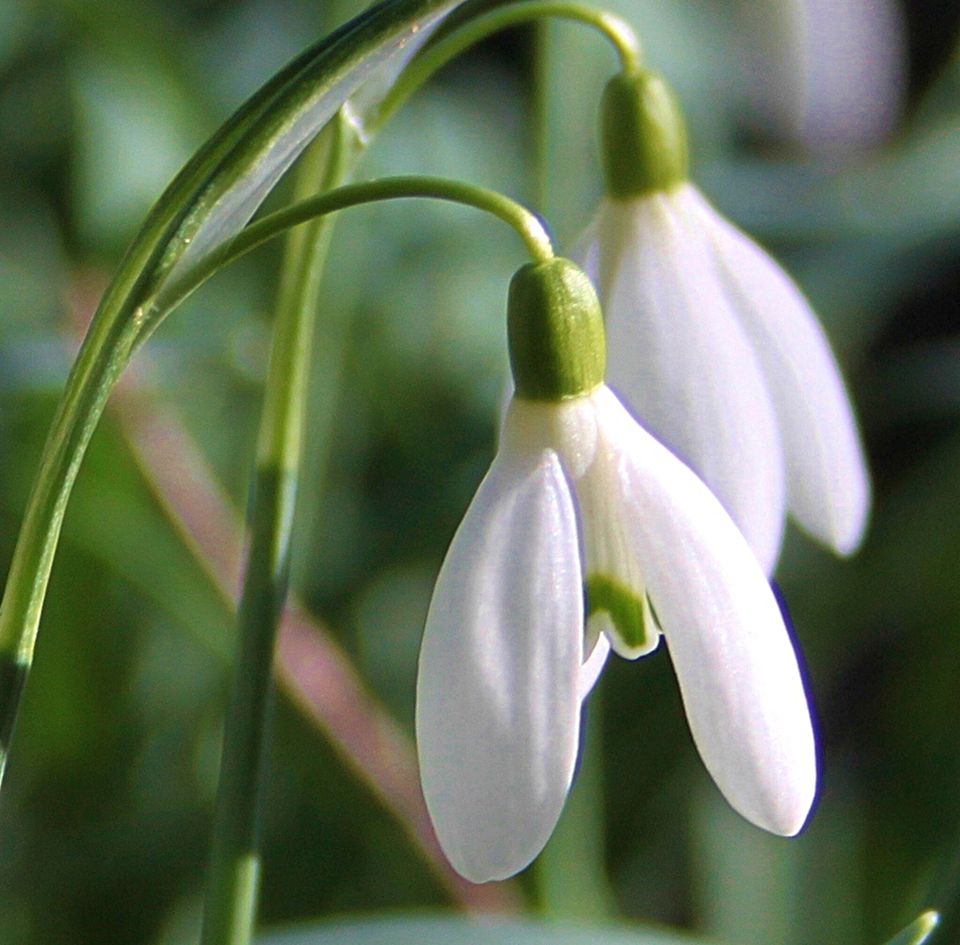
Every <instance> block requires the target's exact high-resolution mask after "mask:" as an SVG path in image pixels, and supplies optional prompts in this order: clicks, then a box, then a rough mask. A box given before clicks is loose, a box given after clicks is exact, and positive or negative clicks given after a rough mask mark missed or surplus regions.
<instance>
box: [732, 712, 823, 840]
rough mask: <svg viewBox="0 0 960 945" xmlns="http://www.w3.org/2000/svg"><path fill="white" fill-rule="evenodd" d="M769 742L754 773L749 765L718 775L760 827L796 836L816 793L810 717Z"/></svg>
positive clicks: (735, 805) (737, 807)
mask: <svg viewBox="0 0 960 945" xmlns="http://www.w3.org/2000/svg"><path fill="white" fill-rule="evenodd" d="M796 721H797V724H798V725H799V726H800V727H799V728H795V729H794V730H793V731H792V732H788V733H787V738H786V739H783V740H781V741H780V743H779V744H774V745H771V746H770V757H769V759H768V761H767V763H766V764H764V763H762V761H761V764H760V766H759V769H758V770H754V771H753V772H752V773H751V772H750V771H749V767H750V766H749V765H748V766H745V767H744V768H742V769H740V770H739V771H738V772H728V777H727V778H726V779H723V780H720V779H718V784H720V786H721V787H722V789H723V791H724V794H725V795H726V797H727V799H728V800H729V801H730V804H731V806H732V807H733V808H734V810H736V811H737V812H738V813H740V814H741V815H742V816H743V817H745V818H746V819H747V820H749V821H750V822H751V823H752V824H754V825H756V826H757V827H760V828H762V829H763V830H766V831H767V832H768V833H772V834H776V835H777V836H779V837H795V836H796V835H797V834H798V833H800V831H801V830H802V829H803V827H804V825H805V824H806V823H807V820H808V819H809V817H810V811H811V809H812V807H813V802H814V799H815V797H816V793H817V762H816V750H815V748H814V742H813V730H812V727H811V726H810V723H809V717H807V718H805V719H804V720H800V719H797V720H796Z"/></svg>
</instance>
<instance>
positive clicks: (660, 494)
mask: <svg viewBox="0 0 960 945" xmlns="http://www.w3.org/2000/svg"><path fill="white" fill-rule="evenodd" d="M596 399H597V402H598V416H599V417H600V419H601V423H602V429H603V435H604V437H605V438H607V439H608V440H609V442H611V443H612V444H615V445H616V447H617V448H618V449H619V450H620V451H621V453H622V460H621V463H620V476H621V488H622V502H623V514H624V516H625V518H627V520H628V521H629V522H630V523H631V526H632V527H631V535H632V536H633V541H634V547H635V551H636V554H637V558H638V560H639V562H640V567H641V569H642V571H643V575H644V578H645V580H646V582H647V590H648V593H649V595H650V598H651V601H652V603H653V607H654V609H655V610H656V612H657V617H658V618H659V621H660V625H661V627H662V628H663V634H664V636H665V638H666V640H667V646H668V648H669V651H670V656H671V658H672V660H673V664H674V668H675V669H676V673H677V678H678V680H679V683H680V691H681V693H682V695H683V702H684V706H685V708H686V712H687V718H688V720H689V723H690V730H691V732H692V733H693V738H694V741H695V742H696V744H697V748H698V749H699V751H700V755H701V757H702V758H703V761H704V763H705V764H706V766H707V769H708V770H709V771H710V773H711V775H712V776H713V779H714V780H715V781H716V782H717V785H718V786H719V787H720V790H721V791H723V793H724V795H725V796H726V797H727V799H728V800H729V801H730V803H731V804H732V805H733V807H734V808H735V809H736V810H738V811H739V812H740V813H741V814H743V816H744V817H746V818H747V819H748V820H750V821H752V822H753V823H755V824H757V825H758V826H761V827H763V828H765V829H766V830H769V831H772V832H773V833H777V834H782V835H786V836H791V835H793V834H795V833H796V832H797V831H799V829H800V828H801V827H802V826H803V823H804V820H805V819H806V817H807V814H808V812H809V810H810V806H811V804H812V802H813V797H814V792H815V790H816V756H815V751H814V741H813V731H812V726H811V722H810V714H809V710H808V708H807V700H806V696H805V694H804V689H803V684H802V682H801V678H800V672H799V669H798V666H797V659H796V655H795V653H794V650H793V646H792V644H791V641H790V637H789V634H788V632H787V630H786V627H785V626H784V622H783V618H782V617H781V614H780V610H779V608H778V606H777V603H776V600H775V599H774V596H773V593H772V592H771V590H770V587H769V584H768V583H767V580H766V577H765V575H764V572H763V570H762V568H761V567H760V565H759V563H758V562H757V560H756V558H755V557H754V555H753V554H752V553H751V551H750V549H749V547H748V546H747V544H746V542H745V541H744V540H743V536H742V535H741V534H740V532H739V531H738V530H737V528H736V527H735V526H734V524H733V522H732V521H731V520H730V518H729V517H728V516H727V514H726V513H725V512H724V511H723V509H722V508H721V507H720V505H719V503H718V502H717V501H716V499H715V498H714V497H713V495H712V494H711V493H710V491H709V490H708V489H707V488H706V487H705V486H704V485H703V483H702V482H700V480H699V479H697V477H696V476H695V475H694V474H693V473H692V472H691V471H690V470H689V469H687V468H686V467H685V466H684V465H683V464H682V463H680V462H678V460H677V459H676V458H675V457H674V456H672V455H671V454H670V453H669V452H668V451H667V450H666V449H664V448H663V447H662V446H661V445H660V444H659V443H657V442H656V441H655V440H654V439H653V438H652V437H650V436H649V435H648V434H647V433H646V432H645V431H643V430H642V429H641V428H640V427H639V426H638V425H637V424H636V423H635V422H634V421H633V420H632V419H631V418H630V417H629V415H628V414H627V412H626V411H625V410H624V409H623V407H622V406H621V405H620V404H619V403H618V402H617V401H616V399H615V398H614V397H613V396H612V395H611V394H610V393H609V392H607V391H604V392H603V394H602V396H601V397H597V398H596Z"/></svg>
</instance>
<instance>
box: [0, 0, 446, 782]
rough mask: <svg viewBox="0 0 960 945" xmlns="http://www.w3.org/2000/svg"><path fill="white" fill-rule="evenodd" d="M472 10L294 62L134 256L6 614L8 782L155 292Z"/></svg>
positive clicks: (396, 20) (359, 32) (389, 1)
mask: <svg viewBox="0 0 960 945" xmlns="http://www.w3.org/2000/svg"><path fill="white" fill-rule="evenodd" d="M461 2H462V0H385V2H384V3H381V4H380V5H378V6H376V7H373V8H372V9H370V10H368V11H367V12H365V13H363V14H361V15H360V16H359V17H357V18H356V19H354V20H352V21H351V22H350V23H348V24H346V25H345V26H343V27H341V28H340V29H339V30H337V31H336V32H334V33H333V34H331V35H330V36H328V37H327V38H326V39H324V40H322V41H321V42H320V43H319V44H317V45H316V46H314V47H313V48H312V49H310V50H308V51H307V52H305V53H304V54H303V55H301V56H300V57H299V58H297V59H295V60H294V61H293V62H292V63H291V64H290V65H288V66H287V67H286V68H284V69H283V70H281V72H279V73H278V74H277V75H276V76H275V77H274V78H273V79H272V80H270V81H269V82H268V83H267V84H266V85H264V86H263V88H261V89H260V91H259V92H257V93H256V94H255V95H253V96H252V97H251V98H250V99H249V100H248V101H247V103H246V104H245V105H243V106H241V108H240V109H239V110H238V111H237V112H236V113H235V114H234V116H233V117H232V118H230V119H229V120H228V121H227V122H226V123H225V124H224V125H223V126H222V127H221V129H220V130H219V131H218V132H217V133H216V134H215V135H214V136H213V137H212V138H211V139H210V140H209V141H208V142H207V144H206V145H204V146H203V147H202V148H201V149H200V150H199V151H198V152H197V154H196V155H195V156H194V157H193V158H192V159H191V160H190V161H189V162H188V164H187V166H186V167H185V168H184V169H183V170H182V171H181V172H180V174H179V175H178V176H177V177H176V178H175V180H174V181H173V183H172V184H171V185H170V186H169V187H168V188H167V190H166V192H165V193H164V195H163V196H162V197H161V199H160V200H159V201H158V203H157V204H156V206H155V207H154V209H153V211H152V212H151V214H150V216H149V217H148V219H147V221H146V223H145V224H144V226H143V227H142V229H141V231H140V234H139V236H138V237H137V238H136V240H135V241H134V243H133V245H132V246H131V247H130V249H129V250H128V252H127V255H126V257H125V258H124V261H123V263H122V264H121V267H120V270H119V272H118V273H117V275H116V276H115V278H114V280H113V282H112V283H111V285H110V288H109V289H108V290H107V292H106V293H105V295H104V298H103V300H102V302H101V304H100V308H99V310H98V312H97V315H96V317H95V318H94V321H93V324H92V326H91V329H90V332H89V334H88V336H87V339H86V341H85V342H84V345H83V348H82V349H81V352H80V355H79V356H78V358H77V361H76V363H75V365H74V367H73V370H72V372H71V375H70V379H69V381H68V382H67V388H66V391H65V392H64V396H63V400H62V402H61V405H60V409H59V410H58V412H57V416H56V419H55V421H54V424H53V427H52V428H51V430H50V433H49V435H48V437H47V443H46V446H45V448H44V454H43V459H42V460H41V465H40V470H39V472H38V474H37V476H36V478H35V480H34V487H33V491H32V494H31V498H30V501H29V503H28V506H27V512H26V516H25V518H24V522H23V525H22V527H21V533H20V537H19V539H18V543H17V548H16V550H15V552H14V556H13V560H12V562H11V565H10V571H9V578H8V581H7V588H6V591H5V593H4V598H3V604H2V608H0V775H2V769H3V766H4V763H5V760H6V749H7V744H8V741H9V738H10V735H11V733H12V729H13V723H14V720H15V717H16V713H17V711H18V707H19V701H20V692H21V688H22V684H23V681H24V679H25V677H26V674H27V671H28V670H29V666H30V663H31V662H32V658H33V649H34V645H35V641H36V634H37V628H38V626H39V622H40V613H41V610H42V607H43V600H44V597H45V595H46V588H47V582H48V580H49V576H50V570H51V568H52V566H53V558H54V555H55V552H56V547H57V542H58V539H59V534H60V527H61V524H62V522H63V516H64V512H65V511H66V505H67V501H68V499H69V496H70V492H71V489H72V487H73V483H74V480H75V479H76V475H77V472H78V471H79V467H80V463H81V461H82V459H83V455H84V453H85V451H86V449H87V446H88V444H89V442H90V437H91V436H92V434H93V430H94V429H95V427H96V424H97V421H98V420H99V418H100V415H101V413H102V412H103V408H104V406H105V404H106V401H107V398H108V396H109V394H110V391H111V390H112V388H113V385H114V384H115V383H116V381H117V379H118V378H119V376H120V374H121V373H122V371H123V369H124V368H125V367H126V364H127V362H128V361H129V358H130V356H131V355H132V352H133V351H134V350H135V349H136V348H137V346H138V345H139V344H140V343H141V342H142V341H143V340H144V338H145V337H146V336H147V335H148V334H149V333H150V331H152V330H153V328H155V327H156V325H157V324H158V323H159V321H160V320H161V319H162V317H163V315H164V314H165V313H163V312H156V313H153V314H152V316H151V317H150V318H148V317H147V316H146V314H145V313H144V312H143V311H142V309H141V308H140V307H139V306H140V304H141V302H142V301H143V299H144V296H145V293H146V292H147V291H149V289H150V288H151V287H153V288H155V287H156V286H157V285H158V284H159V283H160V282H162V281H163V278H164V276H165V275H167V274H169V273H170V272H171V271H172V270H174V269H178V270H182V269H185V268H186V269H188V268H189V267H190V265H191V264H192V263H196V262H198V261H199V260H200V259H202V258H203V256H204V255H205V254H207V253H208V252H210V251H211V250H212V249H214V248H215V247H216V246H217V245H219V243H221V242H222V241H224V240H225V239H228V238H229V237H230V236H233V235H234V234H235V233H236V232H238V231H239V230H240V229H242V228H243V227H244V226H245V225H246V223H247V221H248V220H249V218H250V217H251V216H252V215H253V213H254V212H255V211H256V209H257V207H258V206H259V205H260V203H261V202H262V201H263V199H264V198H265V197H266V196H267V194H268V193H269V192H270V190H271V188H272V187H273V185H274V184H275V183H276V181H277V180H278V179H279V177H280V176H281V175H282V174H283V172H284V171H285V170H286V169H287V168H288V167H289V166H290V164H291V163H292V162H293V161H294V160H295V159H296V158H297V156H298V155H299V154H300V153H301V151H302V150H303V149H304V148H305V147H306V146H307V145H308V144H309V142H310V141H311V140H312V139H313V138H314V137H315V136H316V134H317V133H318V132H319V131H320V130H321V129H322V127H323V126H324V125H325V123H326V122H327V121H328V120H329V119H330V118H331V117H332V116H333V115H334V114H336V113H337V111H338V110H339V109H340V108H341V107H342V106H343V105H344V103H345V102H346V101H347V99H348V98H349V97H350V96H351V95H353V94H354V93H356V92H358V91H359V90H360V89H361V87H362V86H364V84H365V83H368V82H371V81H374V82H384V81H385V80H384V71H386V72H387V73H389V72H390V71H391V70H395V69H398V68H400V67H402V64H403V62H405V60H406V59H407V58H408V57H409V56H410V55H412V54H413V52H414V51H415V50H416V49H417V48H418V47H419V45H420V44H422V42H423V41H424V37H425V36H426V35H427V34H428V33H429V32H430V30H431V28H432V27H433V26H434V25H436V24H437V23H438V22H439V20H440V19H441V18H442V17H443V15H445V14H446V13H448V12H449V11H450V10H452V9H453V8H454V7H456V6H458V5H459V3H461ZM388 78H389V76H388ZM376 91H377V90H376V89H375V88H374V89H373V90H372V91H370V90H367V94H368V96H369V95H373V96H374V97H375V95H376ZM358 107H359V106H358ZM357 120H358V121H362V112H361V113H360V114H359V115H358V119H357Z"/></svg>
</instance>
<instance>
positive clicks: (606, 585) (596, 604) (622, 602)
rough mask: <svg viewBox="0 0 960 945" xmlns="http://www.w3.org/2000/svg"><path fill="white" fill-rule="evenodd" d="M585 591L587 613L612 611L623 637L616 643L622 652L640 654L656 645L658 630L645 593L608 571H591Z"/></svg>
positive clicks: (623, 653)
mask: <svg viewBox="0 0 960 945" xmlns="http://www.w3.org/2000/svg"><path fill="white" fill-rule="evenodd" d="M586 591H587V617H588V618H589V617H592V616H593V615H594V614H596V613H602V612H606V613H607V614H609V616H610V622H611V623H612V624H613V627H614V630H615V632H616V635H617V636H618V637H619V639H620V641H622V646H615V647H614V649H616V650H617V652H618V653H620V654H621V656H627V657H628V658H629V657H635V656H640V655H641V654H642V653H646V652H648V651H649V650H651V649H653V646H654V643H655V641H656V630H655V629H654V627H653V626H652V615H651V614H650V611H649V609H648V607H647V606H646V605H645V603H644V600H643V598H642V597H638V596H637V595H636V594H635V593H634V592H633V591H632V590H630V588H629V587H627V586H626V585H625V584H621V583H620V582H619V581H617V580H616V579H615V578H611V577H608V576H607V575H605V574H592V575H590V577H588V578H587V584H586ZM648 621H650V627H649V629H648ZM624 650H626V651H627V652H624Z"/></svg>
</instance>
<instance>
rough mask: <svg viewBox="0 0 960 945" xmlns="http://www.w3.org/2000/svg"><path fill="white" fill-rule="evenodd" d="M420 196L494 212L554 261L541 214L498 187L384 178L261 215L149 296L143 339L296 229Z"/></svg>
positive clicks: (538, 255)
mask: <svg viewBox="0 0 960 945" xmlns="http://www.w3.org/2000/svg"><path fill="white" fill-rule="evenodd" d="M415 197H419V198H427V199H433V200H446V201H448V202H451V203H459V204H464V205H465V206H468V207H474V208H476V209H478V210H483V211H485V212H487V213H490V214H492V215H493V216H495V217H499V218H500V219H501V220H503V221H504V222H505V223H507V224H509V225H510V226H512V227H513V228H514V230H516V231H517V234H518V235H519V236H520V238H521V239H522V240H523V242H524V244H525V246H526V248H527V250H528V251H529V253H530V255H531V257H532V258H533V260H534V261H535V262H548V261H549V260H550V259H552V258H553V245H552V243H551V241H550V237H549V235H548V233H547V231H546V230H545V229H544V226H543V224H542V223H541V222H540V220H539V218H538V217H537V216H536V215H535V214H534V213H532V212H531V211H530V210H528V209H527V208H526V207H524V206H522V205H521V204H519V203H517V202H516V201H514V200H511V199H510V198H509V197H505V196H504V195H503V194H499V193H497V192H496V191H492V190H487V189H486V188H483V187H476V186H474V185H472V184H465V183H463V182H462V181H456V180H447V179H445V178H442V177H382V178H380V179H379V180H371V181H365V182H364V183H361V184H347V185H346V186H344V187H338V188H337V189H336V190H332V191H330V192H329V193H325V194H320V195H319V196H317V197H311V198H309V199H307V200H301V201H299V202H297V203H295V204H292V205H291V206H289V207H284V208H283V209H282V210H276V211H274V212H273V213H270V214H268V215H267V216H265V217H261V218H260V219H259V220H256V221H255V222H253V223H251V224H250V225H249V226H248V227H247V228H246V229H245V230H243V231H242V232H240V233H238V234H237V235H236V236H235V237H233V239H231V240H228V241H227V242H225V243H223V244H221V245H220V246H219V247H218V248H217V249H216V250H214V252H212V253H210V254H209V255H208V256H206V257H205V258H204V259H203V260H202V261H201V262H200V263H199V264H198V265H197V266H195V267H194V268H193V269H191V270H190V271H189V272H188V273H187V274H186V275H185V276H183V277H182V278H180V279H178V280H176V281H172V282H170V283H168V284H167V285H166V286H165V287H164V288H162V289H161V290H160V291H159V292H157V293H156V294H154V295H152V296H151V297H150V298H148V299H147V300H146V301H145V302H144V304H143V308H144V311H145V315H144V318H143V323H142V324H143V330H142V332H141V338H140V341H143V340H146V337H147V336H148V335H149V333H150V331H151V330H152V328H153V326H154V324H155V323H156V322H157V321H158V319H159V318H162V317H163V316H165V315H166V314H167V313H168V312H169V311H170V310H171V309H173V308H175V307H176V306H177V305H179V304H180V303H181V302H182V301H183V300H184V299H186V298H187V297H188V296H189V295H190V294H191V293H193V292H195V291H196V290H197V289H198V288H199V287H200V286H201V285H203V283H204V282H206V281H207V279H209V278H210V277H211V276H212V275H214V274H215V273H216V272H218V271H219V270H220V269H223V268H224V267H225V266H228V265H229V264H230V263H232V262H234V261H235V260H237V259H239V258H240V257H241V256H244V255H246V254H247V253H249V252H250V251H251V250H254V249H256V248H257V247H258V246H261V245H263V244H264V243H266V242H268V241H269V240H271V239H273V238H274V237H275V236H279V235H280V234H281V233H284V232H285V231H286V230H288V229H290V228H291V227H294V226H299V225H300V224H303V223H306V222H308V221H309V220H313V219H315V218H317V217H323V216H326V215H327V214H330V213H336V212H337V211H340V210H347V209H349V208H350V207H357V206H360V205H361V204H365V203H378V202H380V201H384V200H398V199H402V198H415ZM138 343H139V342H138Z"/></svg>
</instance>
